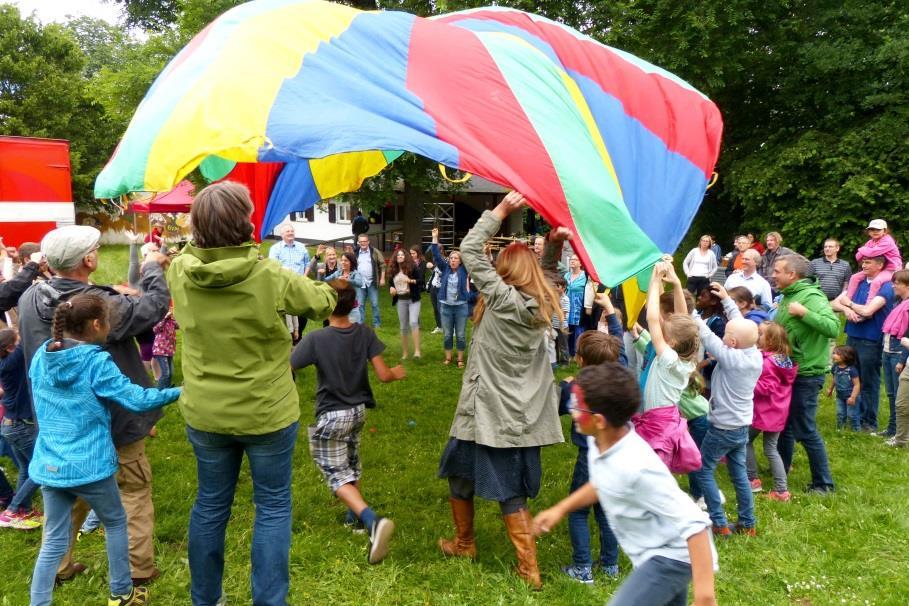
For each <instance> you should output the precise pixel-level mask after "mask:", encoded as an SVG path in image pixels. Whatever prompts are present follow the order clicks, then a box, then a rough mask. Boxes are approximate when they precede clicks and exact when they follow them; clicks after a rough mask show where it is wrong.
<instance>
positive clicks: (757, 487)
mask: <svg viewBox="0 0 909 606" xmlns="http://www.w3.org/2000/svg"><path fill="white" fill-rule="evenodd" d="M762 490H764V488H763V487H762V486H761V479H760V478H755V479H753V480H751V492H761V491H762Z"/></svg>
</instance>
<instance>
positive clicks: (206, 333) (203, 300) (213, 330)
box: [167, 182, 337, 606]
mask: <svg viewBox="0 0 909 606" xmlns="http://www.w3.org/2000/svg"><path fill="white" fill-rule="evenodd" d="M252 211H253V205H252V201H251V200H250V198H249V191H248V190H247V189H246V188H245V187H244V186H242V185H239V184H237V183H232V182H223V183H216V184H214V185H210V186H208V187H206V188H205V189H203V190H202V191H201V192H199V194H198V195H197V196H196V198H195V201H194V202H193V208H192V212H191V214H190V218H191V221H192V241H191V242H190V243H189V244H188V245H187V246H186V248H184V249H183V252H182V253H181V254H180V255H179V256H177V257H176V258H175V259H174V261H173V264H172V265H171V267H170V270H169V271H168V274H167V277H168V281H169V283H170V286H171V291H172V293H173V299H174V318H175V319H176V320H177V321H178V322H179V323H180V326H181V328H182V329H183V378H184V391H183V396H182V397H181V399H180V409H181V411H182V413H183V416H184V418H185V420H186V433H187V436H188V437H189V442H190V444H192V447H193V452H194V453H195V455H196V469H197V474H198V492H197V494H196V501H195V503H194V504H193V508H192V513H191V514H190V520H189V572H190V577H191V589H190V594H191V597H192V603H193V604H194V605H203V604H204V605H210V604H215V603H217V602H218V600H220V599H221V592H222V588H221V581H222V577H223V575H224V533H225V530H226V528H227V521H228V519H229V518H230V510H231V506H232V504H233V500H234V492H235V490H236V486H237V478H238V476H239V474H240V466H241V464H242V462H243V455H244V454H245V455H246V458H247V459H248V461H249V470H250V475H251V476H252V486H253V502H254V503H255V506H256V516H255V523H254V526H253V538H252V575H251V576H252V597H253V603H254V604H262V605H263V606H266V605H267V606H278V605H280V606H283V605H284V604H286V603H287V592H288V588H289V581H290V574H289V555H290V532H291V495H290V480H291V467H292V461H293V452H294V444H295V443H296V440H297V431H298V425H299V424H298V419H299V417H300V407H299V400H298V396H297V390H296V388H295V386H294V381H293V378H292V377H291V370H290V334H289V333H288V332H287V330H286V327H285V325H284V320H283V317H282V314H284V313H288V314H293V315H298V316H306V317H307V318H309V319H312V320H321V319H323V318H325V317H327V316H328V315H329V314H330V313H331V310H332V309H334V306H335V302H336V301H337V294H336V293H335V291H334V289H332V288H331V286H329V285H328V284H326V283H322V282H315V281H313V280H310V279H309V278H306V277H304V276H303V275H300V274H296V273H293V272H290V271H285V270H284V269H283V268H282V266H281V264H280V263H279V262H278V261H275V260H272V259H267V260H263V259H260V258H259V247H258V246H257V245H256V244H255V243H254V242H253V241H252V234H253V226H252V223H251V221H250V216H251V214H252Z"/></svg>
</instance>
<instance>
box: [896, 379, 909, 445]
mask: <svg viewBox="0 0 909 606" xmlns="http://www.w3.org/2000/svg"><path fill="white" fill-rule="evenodd" d="M893 440H894V441H895V442H896V443H897V444H899V445H901V446H906V445H909V364H907V365H906V368H904V369H903V372H901V373H900V383H899V387H898V388H897V390H896V435H895V436H894V437H893Z"/></svg>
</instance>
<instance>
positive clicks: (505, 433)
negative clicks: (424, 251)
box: [439, 192, 563, 589]
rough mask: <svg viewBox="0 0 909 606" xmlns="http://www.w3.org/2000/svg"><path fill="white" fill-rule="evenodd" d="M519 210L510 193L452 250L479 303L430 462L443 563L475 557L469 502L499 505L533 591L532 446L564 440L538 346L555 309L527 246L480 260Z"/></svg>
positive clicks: (518, 199)
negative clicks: (438, 448) (435, 466)
mask: <svg viewBox="0 0 909 606" xmlns="http://www.w3.org/2000/svg"><path fill="white" fill-rule="evenodd" d="M523 205H524V196H523V195H521V194H519V193H517V192H511V193H509V194H508V195H507V196H505V199H504V200H503V201H502V202H501V203H500V204H499V205H498V206H497V207H496V208H495V210H493V211H492V212H490V211H486V212H484V213H483V215H482V216H481V217H480V219H479V221H477V224H476V225H475V226H474V228H473V229H472V230H470V232H468V234H467V236H465V237H464V241H463V242H461V257H462V259H463V262H464V265H465V267H466V268H467V270H468V271H469V272H470V275H471V276H472V277H473V281H474V284H476V286H477V289H478V290H479V292H480V299H479V301H478V303H477V308H476V311H475V313H474V326H475V328H474V333H473V339H472V340H471V342H470V355H469V357H468V360H467V369H466V371H465V372H464V379H463V383H462V386H461V397H460V399H459V401H458V408H457V411H456V412H455V418H454V422H453V423H452V425H451V431H450V438H449V441H448V444H447V446H446V447H445V452H444V453H443V454H442V460H441V463H440V464H439V476H440V477H443V478H447V479H448V483H449V490H450V493H451V498H450V499H449V501H450V503H451V510H452V516H453V518H454V524H455V532H456V536H455V538H454V539H453V540H446V539H441V540H440V541H439V546H440V547H441V548H442V552H443V553H445V555H449V556H466V557H475V556H476V543H475V541H474V535H473V512H474V509H473V497H474V495H478V496H480V497H482V498H484V499H490V500H493V501H498V502H499V506H500V508H501V510H502V513H503V515H504V518H505V525H506V528H507V529H508V536H509V537H510V538H511V541H512V543H513V544H514V547H515V551H516V553H517V557H518V573H519V574H520V575H521V576H522V577H523V578H524V579H525V580H526V581H527V582H528V583H529V584H530V585H531V586H532V587H533V588H534V589H539V588H540V586H541V583H540V572H539V568H538V567H537V560H536V544H535V542H534V537H533V534H532V533H531V520H532V517H531V515H530V512H529V511H528V510H527V499H528V498H532V497H535V496H536V494H537V492H539V489H540V479H541V476H542V471H541V467H540V447H541V446H546V445H548V444H555V443H558V442H561V441H562V440H563V438H562V426H561V425H560V423H559V415H558V394H557V391H556V386H555V383H554V382H553V378H552V367H551V366H550V365H549V357H548V356H547V353H546V343H545V339H546V335H547V329H548V327H549V325H550V322H551V319H552V317H553V315H557V316H559V317H560V318H561V317H562V310H561V307H560V306H559V295H558V293H556V292H555V290H553V288H552V286H551V285H550V284H549V282H548V281H547V280H546V278H545V276H544V275H543V270H542V269H540V266H539V263H538V262H537V260H536V256H535V255H534V254H533V252H532V251H531V250H530V249H529V248H527V246H526V245H524V244H523V243H515V244H512V245H511V246H509V247H508V248H506V249H505V250H504V251H502V253H501V254H500V255H499V258H498V261H497V266H496V267H493V266H492V264H491V263H490V261H489V259H488V258H487V257H486V255H484V254H483V245H484V244H485V243H486V241H487V240H488V239H489V238H490V237H492V236H494V235H495V233H496V232H497V231H498V230H499V227H500V225H501V224H502V221H503V220H504V219H505V217H507V216H508V215H509V214H510V213H511V212H513V211H514V210H517V209H519V208H521V207H522V206H523Z"/></svg>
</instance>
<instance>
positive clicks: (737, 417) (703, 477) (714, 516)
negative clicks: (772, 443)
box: [696, 282, 764, 536]
mask: <svg viewBox="0 0 909 606" xmlns="http://www.w3.org/2000/svg"><path fill="white" fill-rule="evenodd" d="M710 289H711V290H712V291H713V292H714V293H715V294H716V295H717V296H718V297H719V298H720V300H721V301H722V303H723V311H725V313H726V317H727V318H728V319H729V321H728V322H727V323H726V331H725V333H724V335H723V338H722V339H720V338H719V337H718V336H716V335H715V334H713V331H711V330H710V327H708V326H707V324H706V323H705V322H704V321H703V320H701V319H700V318H698V320H697V323H698V328H699V330H700V334H701V339H702V340H703V341H704V349H705V350H706V351H707V353H709V354H710V355H712V356H713V357H714V358H716V361H717V364H716V368H715V369H714V371H713V377H712V378H711V389H710V412H709V413H708V416H707V419H708V421H709V422H710V426H709V427H708V428H707V433H706V435H704V440H703V441H702V442H701V462H702V466H701V469H700V471H698V472H697V474H696V475H697V481H698V485H699V486H700V489H701V490H703V491H704V500H705V501H706V502H707V511H708V512H709V513H710V519H711V520H712V521H713V534H714V536H729V535H731V534H732V533H733V532H738V533H743V534H747V535H749V536H754V535H755V534H756V531H755V519H754V498H753V497H752V495H751V484H750V483H749V482H748V472H747V470H746V467H745V446H746V445H747V444H748V430H749V428H750V426H751V421H752V417H753V412H754V388H755V385H757V381H758V378H759V377H760V376H761V371H762V369H763V364H764V363H763V358H762V356H761V352H759V351H758V349H757V347H755V345H756V344H757V340H758V327H757V325H756V324H755V323H754V322H752V321H751V320H746V319H745V318H743V317H742V314H741V312H739V309H738V307H736V305H735V303H734V302H733V300H732V298H731V297H730V296H729V294H728V293H727V292H726V289H725V288H723V287H722V286H721V285H720V284H719V283H717V282H713V283H711V285H710ZM723 457H726V465H727V468H728V469H729V476H730V477H731V479H732V484H733V486H734V487H735V495H736V500H737V502H738V514H739V518H738V523H737V524H736V525H735V527H730V526H729V524H728V523H727V520H726V512H725V511H723V505H722V503H721V501H720V493H719V488H718V487H717V484H716V478H715V477H714V471H715V470H716V466H717V464H718V463H719V461H720V459H722V458H723Z"/></svg>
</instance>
